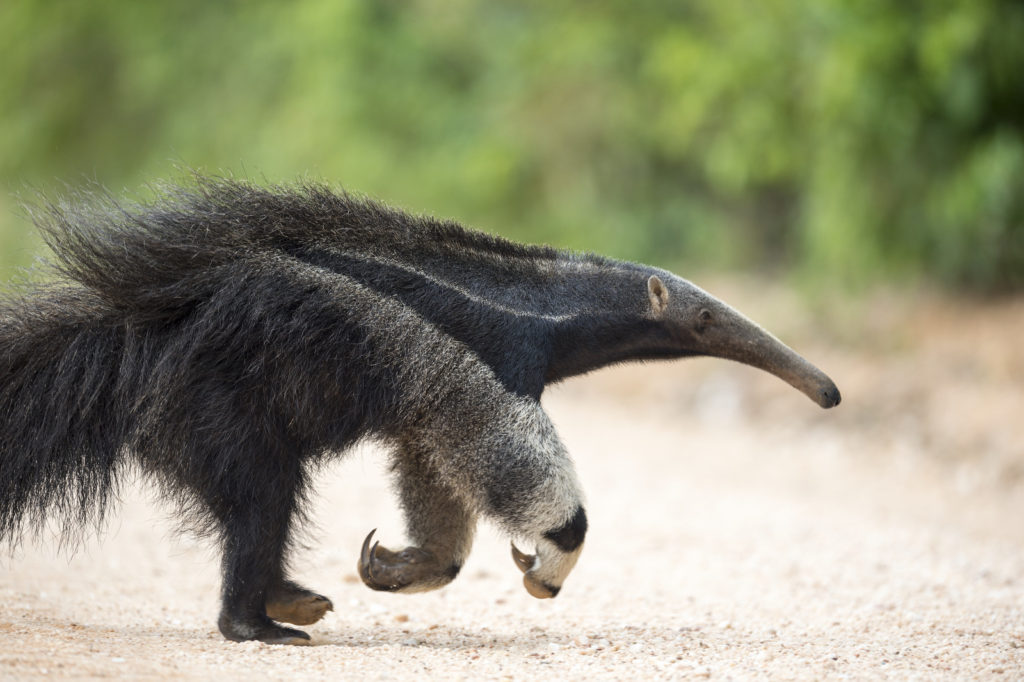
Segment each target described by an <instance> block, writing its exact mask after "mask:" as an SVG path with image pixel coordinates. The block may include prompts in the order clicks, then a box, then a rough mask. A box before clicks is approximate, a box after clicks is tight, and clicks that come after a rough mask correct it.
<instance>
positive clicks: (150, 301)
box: [0, 178, 838, 642]
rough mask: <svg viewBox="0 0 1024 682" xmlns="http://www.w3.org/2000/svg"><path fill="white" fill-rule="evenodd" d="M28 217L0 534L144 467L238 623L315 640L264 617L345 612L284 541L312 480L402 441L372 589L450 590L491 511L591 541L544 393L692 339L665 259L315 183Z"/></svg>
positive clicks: (529, 528) (98, 510)
mask: <svg viewBox="0 0 1024 682" xmlns="http://www.w3.org/2000/svg"><path fill="white" fill-rule="evenodd" d="M34 217H35V221H36V224H37V225H38V227H39V228H40V229H41V231H42V233H43V235H44V237H45V238H46V240H47V242H48V244H49V245H50V247H51V249H52V251H53V253H54V256H55V266H56V269H57V272H58V275H59V277H58V278H57V279H56V281H54V282H53V283H52V284H46V285H39V286H36V287H34V288H31V289H29V290H26V291H22V292H20V293H17V292H15V293H10V294H9V295H8V296H7V297H6V299H5V300H3V301H0V540H7V541H11V542H15V543H16V542H17V541H18V539H19V538H20V537H21V535H22V532H23V531H24V530H25V529H26V526H27V527H29V528H36V529H38V528H40V527H41V525H42V524H43V522H44V520H45V519H47V518H48V517H52V516H57V517H59V518H61V519H62V520H63V522H64V527H65V530H66V531H67V532H68V534H69V536H73V531H74V529H75V528H77V527H79V526H80V525H82V524H86V523H89V522H94V523H97V524H98V523H100V522H101V521H102V518H103V514H104V511H105V510H106V508H107V505H108V502H109V501H110V500H111V499H113V498H115V497H116V494H117V489H118V483H119V481H120V480H121V478H122V477H123V475H124V473H125V472H126V471H127V470H128V469H129V468H131V467H136V468H138V469H140V470H141V471H143V472H145V473H146V474H148V475H150V476H151V477H153V478H154V479H155V480H157V481H158V482H159V483H160V484H161V487H162V489H163V491H165V492H166V494H167V495H169V496H170V497H172V498H173V499H175V500H177V501H178V503H179V504H180V506H181V510H182V517H183V519H185V520H187V521H189V522H191V524H192V525H193V526H194V527H195V528H196V529H197V530H199V531H200V532H206V533H210V534H214V535H216V536H217V537H218V538H219V540H220V543H221V545H222V547H223V551H224V562H223V572H224V588H223V604H222V610H221V617H220V620H219V624H220V627H221V630H222V631H223V632H224V634H225V636H227V637H228V638H230V639H236V640H244V639H261V640H263V641H268V642H297V641H301V640H302V639H303V638H308V637H307V636H306V635H305V633H302V632H300V631H297V630H292V629H290V628H284V627H281V626H279V625H277V624H276V623H274V622H273V621H272V620H271V619H270V618H269V617H268V614H271V615H274V614H280V615H275V617H276V618H277V619H279V620H288V619H290V620H288V622H294V623H299V624H303V623H307V622H312V621H313V620H316V619H317V618H319V617H320V616H321V615H322V614H323V611H324V610H326V609H329V608H330V602H329V601H328V600H326V598H324V597H321V596H320V595H316V594H315V593H312V592H310V591H308V590H306V589H305V588H302V587H300V586H298V585H296V584H295V583H292V582H291V581H290V580H289V579H288V576H287V572H286V568H285V557H286V556H287V553H288V550H289V547H290V545H291V543H292V539H293V535H294V528H295V526H296V523H297V522H298V521H299V520H301V515H302V511H303V507H304V502H305V500H306V493H307V491H308V486H309V481H310V476H311V474H312V473H313V471H314V470H315V468H316V467H317V465H318V464H320V463H322V462H324V461H326V460H327V459H328V458H329V457H331V456H334V455H337V454H339V453H343V452H344V451H346V449H348V448H349V447H350V446H352V445H353V444H354V443H356V442H357V441H359V440H360V439H363V438H367V437H373V438H376V439H378V440H380V441H383V442H384V443H386V444H388V445H389V446H390V447H391V449H392V451H393V452H394V453H395V454H394V462H395V467H394V468H395V473H396V476H397V477H398V479H399V492H400V495H401V499H402V504H403V507H404V509H405V511H406V516H407V521H408V526H409V533H410V536H411V537H412V539H413V540H414V541H415V542H416V543H417V547H414V548H410V550H408V551H406V552H405V553H392V552H390V551H388V550H384V549H380V550H379V551H378V550H377V549H376V548H374V551H372V552H370V553H369V554H368V555H367V557H368V558H367V562H368V563H367V565H368V566H369V567H370V570H369V571H368V572H367V574H366V575H365V576H364V580H367V584H369V585H371V587H375V589H397V590H408V591H414V590H416V589H433V588H434V587H438V586H440V585H442V584H444V583H445V582H447V581H450V580H451V579H452V578H454V577H455V574H456V573H457V572H458V567H459V566H461V565H462V563H463V561H464V560H465V556H466V554H467V553H468V551H469V546H470V544H471V541H472V535H473V527H474V524H475V520H476V518H477V517H478V516H479V515H487V516H489V517H491V518H492V519H493V520H495V521H496V522H497V523H499V524H500V525H501V526H502V527H504V528H505V529H506V530H508V531H509V532H510V533H512V534H513V535H518V536H522V537H526V538H529V539H533V540H535V541H538V542H539V541H540V540H542V539H543V538H544V537H545V534H546V537H547V538H548V539H550V540H552V541H553V542H555V543H556V544H557V545H558V546H559V547H560V548H561V549H562V551H564V552H570V553H571V552H578V548H579V546H580V544H581V543H582V541H583V536H584V534H585V531H586V516H585V514H584V513H583V510H582V507H580V506H579V495H578V492H577V490H576V484H575V480H574V475H573V473H572V469H571V464H570V463H569V461H568V459H567V456H566V455H565V453H564V449H563V448H562V447H561V444H560V443H559V442H558V440H557V435H556V434H555V433H554V430H553V428H552V427H551V425H550V423H549V422H548V421H547V420H546V417H545V415H544V414H543V412H542V411H541V410H540V408H539V405H537V400H538V399H539V397H540V395H541V393H542V391H543V389H544V386H545V385H546V384H548V383H551V382H553V381H558V380H561V379H563V378H566V377H568V376H572V375H574V374H579V373H582V372H586V371H589V370H592V369H595V368H597V367H601V366H604V365H607V364H609V363H613V362H620V361H623V360H628V359H637V358H655V357H681V356H683V355H688V354H693V353H695V352H700V351H697V350H694V349H693V348H692V344H691V343H689V340H692V338H693V337H692V333H691V332H689V331H687V330H686V329H684V328H682V327H679V326H678V325H677V326H676V327H671V326H667V323H666V322H665V321H663V320H658V319H654V318H653V317H652V316H651V313H650V310H651V308H650V304H649V303H648V300H647V286H648V278H649V277H651V276H652V274H653V273H659V274H661V275H662V276H665V277H667V276H669V275H668V274H667V273H663V272H661V271H655V270H653V269H652V268H648V267H645V266H640V265H633V264H629V263H621V262H617V261H612V260H608V259H604V258H600V257H597V256H591V255H577V254H571V253H566V252H561V251H556V250H553V249H549V248H545V247H533V246H522V245H519V244H514V243H512V242H508V241H505V240H502V239H498V238H495V237H491V236H487V235H484V234H481V233H478V232H472V231H469V230H466V229H464V228H462V227H460V226H458V225H456V224H455V223H452V222H446V221H438V220H434V219H431V218H425V217H413V216H410V215H408V214H405V213H402V212H399V211H396V210H393V209H390V208H388V207H386V206H383V205H381V204H379V203H376V202H373V201H369V200H365V199H359V198H355V197H353V196H351V195H347V194H339V193H335V192H332V191H330V190H329V189H327V188H325V187H323V186H320V185H315V184H309V185H301V186H294V187H278V188H271V189H264V188H260V187H256V186H253V185H251V184H248V183H245V182H237V181H233V180H219V179H215V180H211V179H203V178H197V179H196V180H195V181H194V182H192V183H189V184H187V185H186V186H185V187H170V188H166V189H164V190H163V191H162V194H161V196H160V198H159V199H158V200H157V201H155V202H152V203H150V204H148V205H132V206H128V205H125V204H122V203H119V202H117V201H114V200H113V199H110V198H109V197H107V198H103V197H100V198H96V197H86V198H84V199H83V198H81V197H79V198H78V200H77V201H75V202H66V203H59V204H57V203H49V204H45V205H44V206H43V207H42V208H39V209H36V210H35V213H34ZM679 281H680V282H682V280H679ZM680 286H682V285H680ZM836 395H838V393H837V394H836ZM543 551H550V550H547V549H544V550H543ZM403 557H405V558H403ZM409 557H413V558H414V559H415V561H413V560H412V559H409ZM403 562H404V563H403ZM573 563H575V554H572V556H571V557H567V558H565V559H564V560H562V559H559V558H558V557H548V559H545V560H544V561H543V562H540V563H538V566H543V568H538V569H537V570H538V571H539V573H538V574H537V575H536V576H535V582H536V583H538V584H543V585H544V586H545V589H549V590H550V591H551V593H552V594H554V593H557V591H558V589H559V588H560V587H561V581H562V580H563V579H564V576H565V574H566V573H568V571H569V570H571V568H572V565H573ZM524 570H526V569H525V568H524ZM374 571H376V573H374ZM545 571H546V572H545ZM373 576H376V577H373ZM527 578H529V579H531V580H532V579H533V578H530V572H529V571H528V576H527ZM373 580H377V581H378V582H376V583H374V582H372V581H373Z"/></svg>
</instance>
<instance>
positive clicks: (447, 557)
mask: <svg viewBox="0 0 1024 682" xmlns="http://www.w3.org/2000/svg"><path fill="white" fill-rule="evenodd" d="M467 394H468V391H467ZM471 407H472V412H469V413H458V412H455V411H453V412H450V413H447V414H443V415H440V416H438V418H437V420H436V421H435V422H432V423H430V424H429V425H428V428H426V429H424V430H423V432H422V433H420V434H417V437H411V438H409V439H408V440H407V444H406V445H405V446H403V448H402V449H401V450H400V451H399V453H398V456H397V458H396V465H395V469H396V470H397V472H398V474H399V481H400V491H401V494H402V501H403V505H404V507H405V512H406V517H407V520H408V524H409V535H410V536H411V537H412V538H413V540H414V541H415V542H416V546H413V547H408V548H406V549H405V550H402V551H400V552H392V551H390V550H386V549H384V548H382V547H380V546H379V545H376V544H372V542H371V540H372V533H371V537H368V538H367V542H366V543H365V544H364V547H363V553H362V557H361V559H360V563H359V571H360V575H361V576H362V578H363V581H364V582H366V584H367V585H369V586H370V587H373V588H374V589H381V590H391V591H404V592H413V591H419V590H425V589H434V588H436V587H440V586H442V585H444V584H446V583H447V582H449V581H450V580H451V579H452V578H454V576H455V574H456V573H457V572H458V569H459V568H460V567H461V565H462V563H463V561H464V560H465V558H466V556H467V555H468V553H469V548H470V542H471V540H472V535H473V525H474V517H475V514H474V512H476V513H478V514H482V515H485V516H488V517H490V518H491V519H493V520H494V521H495V522H497V523H498V525H500V526H501V527H502V528H503V529H505V530H506V531H507V532H508V533H509V534H510V535H511V536H512V537H513V538H518V539H520V540H522V541H524V542H526V543H529V545H532V546H533V547H535V548H536V550H535V552H536V553H535V554H525V553H523V552H520V551H518V550H515V552H514V553H513V558H514V559H515V562H516V565H517V566H518V567H519V568H520V569H521V570H522V571H523V573H524V576H523V584H524V586H525V587H526V589H527V591H528V592H529V593H530V594H532V595H533V596H534V597H538V598H547V597H554V596H555V595H556V594H558V591H559V590H560V589H561V587H562V583H563V582H564V581H565V579H566V577H567V576H568V575H569V573H570V571H572V568H573V566H575V565H576V560H577V559H578V558H579V555H580V552H581V551H582V549H583V539H584V536H585V535H586V531H587V516H586V513H585V512H584V510H583V502H582V495H581V493H580V491H579V485H578V483H577V481H576V473H575V470H574V468H573V465H572V462H571V461H570V460H569V457H568V455H567V454H566V452H565V448H564V447H563V446H562V443H561V441H560V440H559V439H558V435H557V434H556V433H555V430H554V427H553V426H552V424H551V422H550V420H549V419H548V417H547V415H546V414H545V413H544V411H543V410H542V409H541V407H540V405H539V403H537V402H536V401H534V400H529V399H526V398H521V397H518V396H513V395H510V394H508V393H505V392H501V391H498V390H492V391H491V392H490V393H488V394H486V395H484V396H482V397H481V398H480V399H478V400H473V401H471Z"/></svg>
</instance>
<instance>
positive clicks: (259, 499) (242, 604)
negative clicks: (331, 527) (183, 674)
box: [202, 444, 329, 644]
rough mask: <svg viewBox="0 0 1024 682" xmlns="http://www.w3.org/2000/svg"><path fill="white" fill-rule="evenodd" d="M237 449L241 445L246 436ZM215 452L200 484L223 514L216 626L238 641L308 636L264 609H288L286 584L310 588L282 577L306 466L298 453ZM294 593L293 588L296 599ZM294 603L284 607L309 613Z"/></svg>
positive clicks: (301, 640)
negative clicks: (212, 469) (212, 468)
mask: <svg viewBox="0 0 1024 682" xmlns="http://www.w3.org/2000/svg"><path fill="white" fill-rule="evenodd" d="M236 449H237V450H241V449H242V446H241V444H238V445H236ZM217 460H218V462H219V464H220V466H219V467H218V471H217V472H216V474H215V475H214V476H212V477H210V478H208V479H207V480H206V481H205V484H204V485H203V491H202V495H203V498H204V499H205V501H206V502H207V504H208V505H209V506H210V509H211V511H212V512H213V514H214V516H215V517H216V518H217V519H218V520H219V521H220V525H221V533H222V537H223V551H224V556H223V561H222V568H223V587H222V591H221V612H220V617H219V618H218V620H217V626H218V627H219V628H220V631H221V633H222V634H223V635H224V636H225V637H226V638H228V639H230V640H233V641H236V642H242V641H248V640H259V641H261V642H266V643H267V644H308V643H309V635H307V634H306V633H305V632H302V631H301V630H296V629H293V628H287V627H283V626H281V625H278V624H277V623H275V622H274V621H273V620H271V618H270V617H269V616H268V612H267V604H268V601H269V602H270V604H271V605H272V606H273V607H275V608H272V609H271V611H274V612H275V615H277V616H281V615H282V612H283V611H286V610H287V609H284V608H279V607H283V606H284V604H285V603H286V602H288V601H289V600H288V598H287V594H288V589H287V588H288V587H294V588H297V590H298V591H301V592H306V591H305V590H304V589H303V588H300V587H299V586H298V585H295V584H294V583H289V582H286V581H285V580H284V579H283V576H284V575H285V571H284V555H285V551H286V550H287V547H288V540H289V531H290V524H291V521H292V516H293V515H294V513H295V512H296V507H297V504H298V499H299V497H300V493H301V489H302V484H303V480H302V478H303V477H302V471H301V466H300V464H299V463H298V462H297V461H296V459H295V458H294V457H288V456H281V455H280V454H279V453H271V452H266V451H259V450H258V449H255V448H253V449H251V450H249V451H248V452H246V453H245V454H242V453H241V452H239V453H238V454H237V455H233V453H227V452H223V451H222V452H221V453H219V455H218V458H217ZM268 462H272V463H273V464H272V465H268ZM257 464H258V466H257ZM295 594H296V593H295V592H292V595H293V598H292V599H291V601H292V602H293V603H294V601H295V598H294V596H295ZM309 594H312V593H309ZM283 596H284V599H282V597H283ZM328 603H329V602H328ZM313 610H314V611H315V610H316V609H313ZM291 611H292V612H293V613H291V614H285V615H297V616H300V618H301V619H303V620H308V618H309V616H310V615H312V614H311V613H310V612H309V611H308V609H307V610H302V609H299V610H298V611H302V613H296V609H294V608H293V609H291Z"/></svg>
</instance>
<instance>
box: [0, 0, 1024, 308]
mask: <svg viewBox="0 0 1024 682" xmlns="http://www.w3.org/2000/svg"><path fill="white" fill-rule="evenodd" d="M0 45H3V46H4V47H3V48H2V54H3V56H4V68H3V69H2V70H0V263H2V264H3V265H4V266H5V270H4V272H6V273H9V272H10V266H12V265H13V264H24V263H26V262H28V260H29V259H30V258H31V255H32V253H33V252H34V251H36V250H37V249H38V248H39V247H38V244H36V243H35V242H34V241H33V237H32V236H31V235H32V230H31V229H30V226H29V225H28V224H27V222H26V221H25V220H24V219H22V218H20V217H19V214H18V210H17V199H16V196H15V195H16V194H18V193H23V192H24V189H25V187H34V188H38V189H41V190H43V191H45V192H48V193H54V192H57V193H59V192H61V191H64V185H63V184H62V183H68V184H70V185H72V186H75V185H80V184H84V183H85V182H86V180H96V181H99V182H101V183H102V184H104V185H106V186H107V187H109V188H111V189H112V190H113V191H115V192H121V191H123V189H124V188H128V190H129V191H130V192H133V193H136V194H137V193H138V192H140V191H141V192H142V193H143V194H145V190H144V189H142V190H140V189H139V188H140V187H144V185H145V183H146V182H148V181H151V180H154V179H160V178H167V177H169V176H174V175H175V174H177V173H178V172H177V171H176V170H175V165H176V164H177V165H183V166H186V167H195V168H200V169H203V170H205V171H207V172H233V173H235V174H237V175H242V176H246V177H252V178H254V179H256V180H263V179H266V180H268V181H281V180H290V179H295V178H296V177H303V176H312V177H316V178H323V179H327V180H329V181H331V182H336V183H339V184H342V185H344V186H345V187H347V188H349V189H352V190H356V191H360V192H365V193H368V194H371V195H374V196H377V197H380V198H382V199H384V200H386V201H389V202H391V203H395V204H397V205H400V206H403V207H405V208H407V209H410V210H413V211H429V212H431V213H435V214H438V215H444V216H452V217H456V218H459V219H461V220H464V221H465V222H467V223H470V224H473V225H475V226H477V227H480V228H483V229H487V230H490V231H494V232H499V233H502V234H506V235H508V236H511V237H514V238H519V239H524V240H529V241H544V242H549V243H554V244H558V245H562V246H570V247H573V248H585V249H588V250H595V251H601V252H604V253H607V254H610V255H615V256H619V257H623V258H630V259H638V260H646V261H649V262H654V263H658V264H662V265H673V266H674V265H679V264H681V263H685V264H688V265H690V266H695V267H733V268H741V267H742V268H765V267H776V268H777V267H784V268H792V269H793V270H795V271H798V272H802V273H805V274H806V275H807V276H808V281H812V282H819V281H824V280H826V279H828V280H830V281H838V282H843V283H847V284H852V285H867V284H869V283H871V282H873V281H876V280H878V279H891V278H902V277H916V276H919V275H924V276H927V277H929V278H932V279H936V280H939V281H943V282H946V283H948V284H949V285H951V286H963V285H967V286H970V287H971V288H975V289H981V290H995V289H1005V288H1021V287H1022V285H1024V3H1020V2H1018V1H1017V0H927V1H925V0H907V1H905V2H881V1H879V0H812V1H810V2H804V1H799V0H759V1H757V2H753V1H744V0H689V1H685V2H684V1H681V0H680V1H676V2H664V1H662V0H633V1H632V2H611V1H602V0H590V1H589V2H583V1H582V0H575V1H572V2H569V1H565V2H541V1H540V0H523V1H516V2H512V1H500V2H496V1H485V0H420V1H410V2H398V1H397V0H396V1H381V2H358V1H355V0H348V1H338V0H296V1H293V2H257V1H249V2H241V1H239V2H209V1H208V0H202V1H198V0H179V1H178V2H174V3H145V2H128V1H120V2H116V1H113V0H92V1H90V2H78V1H75V0H67V1H58V0H53V1H49V2H44V1H38V2H31V1H21V0H8V1H7V2H5V3H3V4H0Z"/></svg>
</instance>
